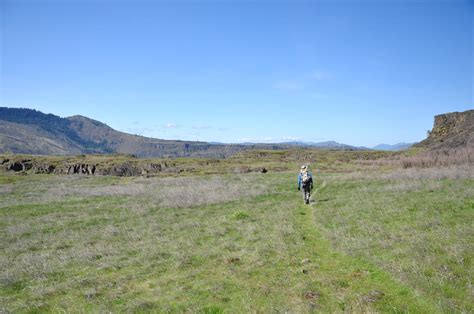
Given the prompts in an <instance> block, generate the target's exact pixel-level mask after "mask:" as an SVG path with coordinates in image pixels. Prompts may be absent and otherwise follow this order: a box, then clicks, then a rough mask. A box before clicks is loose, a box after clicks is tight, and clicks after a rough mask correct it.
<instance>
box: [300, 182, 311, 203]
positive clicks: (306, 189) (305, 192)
mask: <svg viewBox="0 0 474 314" xmlns="http://www.w3.org/2000/svg"><path fill="white" fill-rule="evenodd" d="M301 191H302V192H303V200H304V202H305V203H306V204H309V198H310V197H311V187H310V186H303V188H302V189H301Z"/></svg>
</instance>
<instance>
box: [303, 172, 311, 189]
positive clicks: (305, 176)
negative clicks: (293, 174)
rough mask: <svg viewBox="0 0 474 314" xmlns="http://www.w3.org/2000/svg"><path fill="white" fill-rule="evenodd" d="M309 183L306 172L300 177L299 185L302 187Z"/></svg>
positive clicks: (308, 176)
mask: <svg viewBox="0 0 474 314" xmlns="http://www.w3.org/2000/svg"><path fill="white" fill-rule="evenodd" d="M310 181H311V176H310V175H309V174H308V172H304V173H303V175H302V176H301V183H303V186H306V185H307V184H309V182H310Z"/></svg>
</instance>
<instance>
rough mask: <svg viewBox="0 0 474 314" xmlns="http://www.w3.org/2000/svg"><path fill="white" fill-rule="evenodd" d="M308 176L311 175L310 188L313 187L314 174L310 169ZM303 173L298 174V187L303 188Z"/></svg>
mask: <svg viewBox="0 0 474 314" xmlns="http://www.w3.org/2000/svg"><path fill="white" fill-rule="evenodd" d="M308 176H309V182H308V183H307V184H308V187H309V188H311V189H312V188H313V174H312V173H311V172H310V171H308ZM302 181H303V173H301V172H300V174H299V175H298V189H301V188H302V184H303V182H302Z"/></svg>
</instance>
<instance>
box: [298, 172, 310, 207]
mask: <svg viewBox="0 0 474 314" xmlns="http://www.w3.org/2000/svg"><path fill="white" fill-rule="evenodd" d="M312 189H313V175H312V174H311V172H309V171H308V166H306V165H303V166H301V171H300V174H299V175H298V191H300V190H301V191H302V192H303V200H304V203H305V204H309V198H310V197H311V190H312Z"/></svg>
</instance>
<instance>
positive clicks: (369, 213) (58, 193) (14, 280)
mask: <svg viewBox="0 0 474 314" xmlns="http://www.w3.org/2000/svg"><path fill="white" fill-rule="evenodd" d="M429 171H436V170H429ZM342 172H344V171H342ZM400 173H401V172H389V173H375V172H371V173H355V174H354V173H347V174H345V173H342V174H341V173H340V174H336V173H319V172H318V174H317V177H316V184H315V185H316V191H315V192H316V193H315V195H314V196H313V200H315V202H313V203H312V204H311V205H309V206H308V205H304V204H303V202H302V197H301V195H300V193H299V192H298V191H296V184H295V183H296V182H295V180H296V178H295V174H294V173H267V174H245V175H239V176H235V175H219V176H197V177H189V178H188V180H189V182H188V181H187V180H182V178H176V179H170V178H165V179H161V178H148V179H144V178H119V177H86V176H77V177H74V176H72V177H70V176H55V175H29V176H13V175H3V176H0V204H1V205H0V250H1V251H2V255H1V256H0V304H1V305H0V310H1V307H3V308H4V309H5V310H8V311H12V312H17V311H21V312H28V311H51V312H53V311H54V312H55V311H60V310H75V309H82V310H84V311H94V312H100V311H138V312H140V311H154V310H158V311H170V312H182V311H192V312H196V311H197V312H205V313H221V312H228V311H231V312H256V311H257V312H274V311H279V312H313V311H323V312H339V311H356V312H373V311H379V312H415V313H418V312H424V313H432V312H453V311H454V312H456V311H459V312H462V311H472V310H473V309H472V305H471V304H470V296H472V286H471V285H472V278H473V273H472V270H473V268H472V252H473V250H472V243H473V241H472V240H473V234H472V230H473V228H472V223H473V218H474V217H473V212H474V211H473V209H474V208H473V206H474V205H473V202H472V199H473V187H474V183H473V180H472V179H450V178H449V175H447V177H446V178H441V179H440V178H435V179H433V178H432V177H433V176H432V175H430V173H429V172H421V175H413V173H412V172H410V173H408V172H407V173H405V175H404V174H403V173H401V174H400ZM18 178H21V179H18ZM23 178H28V180H24V179H23ZM180 180H181V181H180ZM187 182H188V183H187ZM219 182H228V183H226V184H227V185H225V189H220V188H219ZM323 183H324V184H323ZM223 184H224V183H223ZM148 190H152V191H151V192H150V191H148ZM193 191H199V193H198V194H203V195H192V197H189V198H185V197H184V196H183V197H181V195H186V194H192V193H193ZM213 191H214V192H213ZM216 191H217V192H218V193H217V194H216V193H215V192H216ZM204 194H206V195H204ZM218 194H223V195H222V196H219V195H218ZM226 194H228V195H226ZM173 204H174V205H173Z"/></svg>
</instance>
